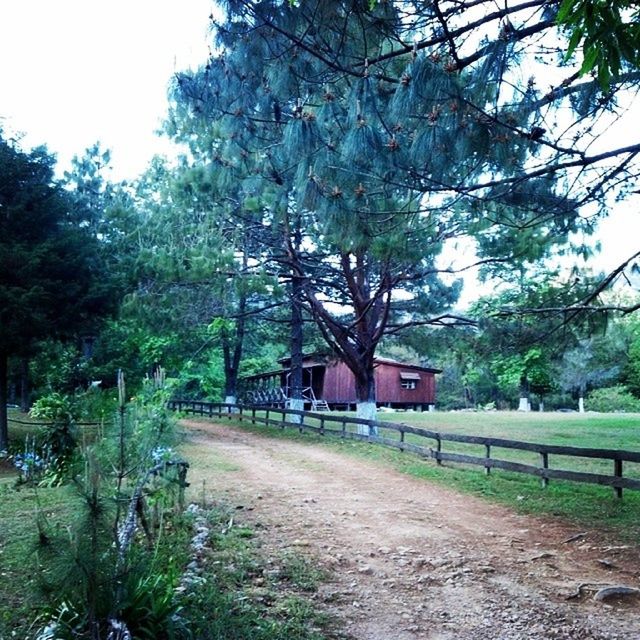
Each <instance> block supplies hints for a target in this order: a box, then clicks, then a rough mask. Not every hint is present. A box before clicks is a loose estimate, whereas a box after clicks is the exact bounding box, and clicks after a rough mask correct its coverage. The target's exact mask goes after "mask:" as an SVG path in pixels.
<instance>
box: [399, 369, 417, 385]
mask: <svg viewBox="0 0 640 640" xmlns="http://www.w3.org/2000/svg"><path fill="white" fill-rule="evenodd" d="M419 380H420V374H419V373H416V372H415V371H401V372H400V387H401V388H402V389H416V388H417V387H418V381H419Z"/></svg>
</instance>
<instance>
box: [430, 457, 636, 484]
mask: <svg viewBox="0 0 640 640" xmlns="http://www.w3.org/2000/svg"><path fill="white" fill-rule="evenodd" d="M431 455H432V457H433V458H435V459H436V460H437V459H440V460H442V461H447V462H460V463H463V464H476V465H481V466H484V465H485V464H490V465H491V467H494V468H497V469H504V470H506V471H516V472H519V473H526V474H529V475H534V476H539V477H547V478H561V479H563V480H573V481H574V482H586V483H590V484H599V485H605V486H610V487H622V488H625V489H640V480H632V479H631V478H617V477H615V476H605V475H601V474H597V473H586V472H583V471H565V470H564V469H542V468H540V467H534V466H533V465H529V464H522V463H520V462H510V461H507V460H498V459H496V458H492V459H491V460H489V461H487V459H486V458H481V457H479V456H469V455H464V454H460V453H448V452H445V451H440V452H438V451H432V454H431Z"/></svg>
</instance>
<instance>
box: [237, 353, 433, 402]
mask: <svg viewBox="0 0 640 640" xmlns="http://www.w3.org/2000/svg"><path fill="white" fill-rule="evenodd" d="M280 363H281V364H282V369H280V370H277V371H270V372H267V373H261V374H258V375H254V376H249V377H247V378H245V379H244V395H245V398H246V400H247V401H248V402H255V403H260V404H272V405H273V404H279V405H283V404H285V403H286V401H287V399H288V398H289V397H290V385H289V379H290V377H291V368H290V365H291V358H284V359H283V360H281V361H280ZM440 372H441V370H440V369H431V368H429V367H420V366H417V365H414V364H404V363H402V362H397V361H395V360H389V359H387V358H376V360H375V378H376V403H377V405H378V406H385V407H393V408H412V409H420V410H424V409H428V408H430V407H433V406H434V405H435V402H436V379H435V374H436V373H440ZM302 386H303V389H304V391H303V396H304V398H305V408H310V409H318V408H327V407H330V408H346V409H355V405H356V388H355V380H354V377H353V374H352V373H351V371H350V369H349V368H348V367H347V365H346V364H344V363H343V362H341V361H340V360H335V359H327V358H322V357H318V356H305V358H304V361H303V375H302Z"/></svg>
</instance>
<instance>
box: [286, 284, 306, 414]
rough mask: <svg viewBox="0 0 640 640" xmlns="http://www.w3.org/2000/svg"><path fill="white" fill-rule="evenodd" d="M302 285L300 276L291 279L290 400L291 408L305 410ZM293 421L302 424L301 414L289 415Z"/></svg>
mask: <svg viewBox="0 0 640 640" xmlns="http://www.w3.org/2000/svg"><path fill="white" fill-rule="evenodd" d="M301 295H302V287H301V285H300V278H296V277H294V278H293V279H292V281H291V373H290V375H289V396H288V397H289V401H288V406H289V408H290V409H295V410H298V411H302V410H304V394H303V388H302V371H303V369H302V364H303V344H304V336H303V331H302V322H303V318H302V307H301V305H300V297H301ZM289 420H291V422H295V423H296V424H300V422H301V421H302V418H301V416H295V415H294V416H289Z"/></svg>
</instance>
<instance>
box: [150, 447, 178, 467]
mask: <svg viewBox="0 0 640 640" xmlns="http://www.w3.org/2000/svg"><path fill="white" fill-rule="evenodd" d="M174 458H175V451H174V450H173V449H172V448H171V447H156V448H155V449H153V450H152V451H151V459H152V460H153V462H154V464H160V463H161V462H170V461H171V460H173V459H174Z"/></svg>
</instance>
